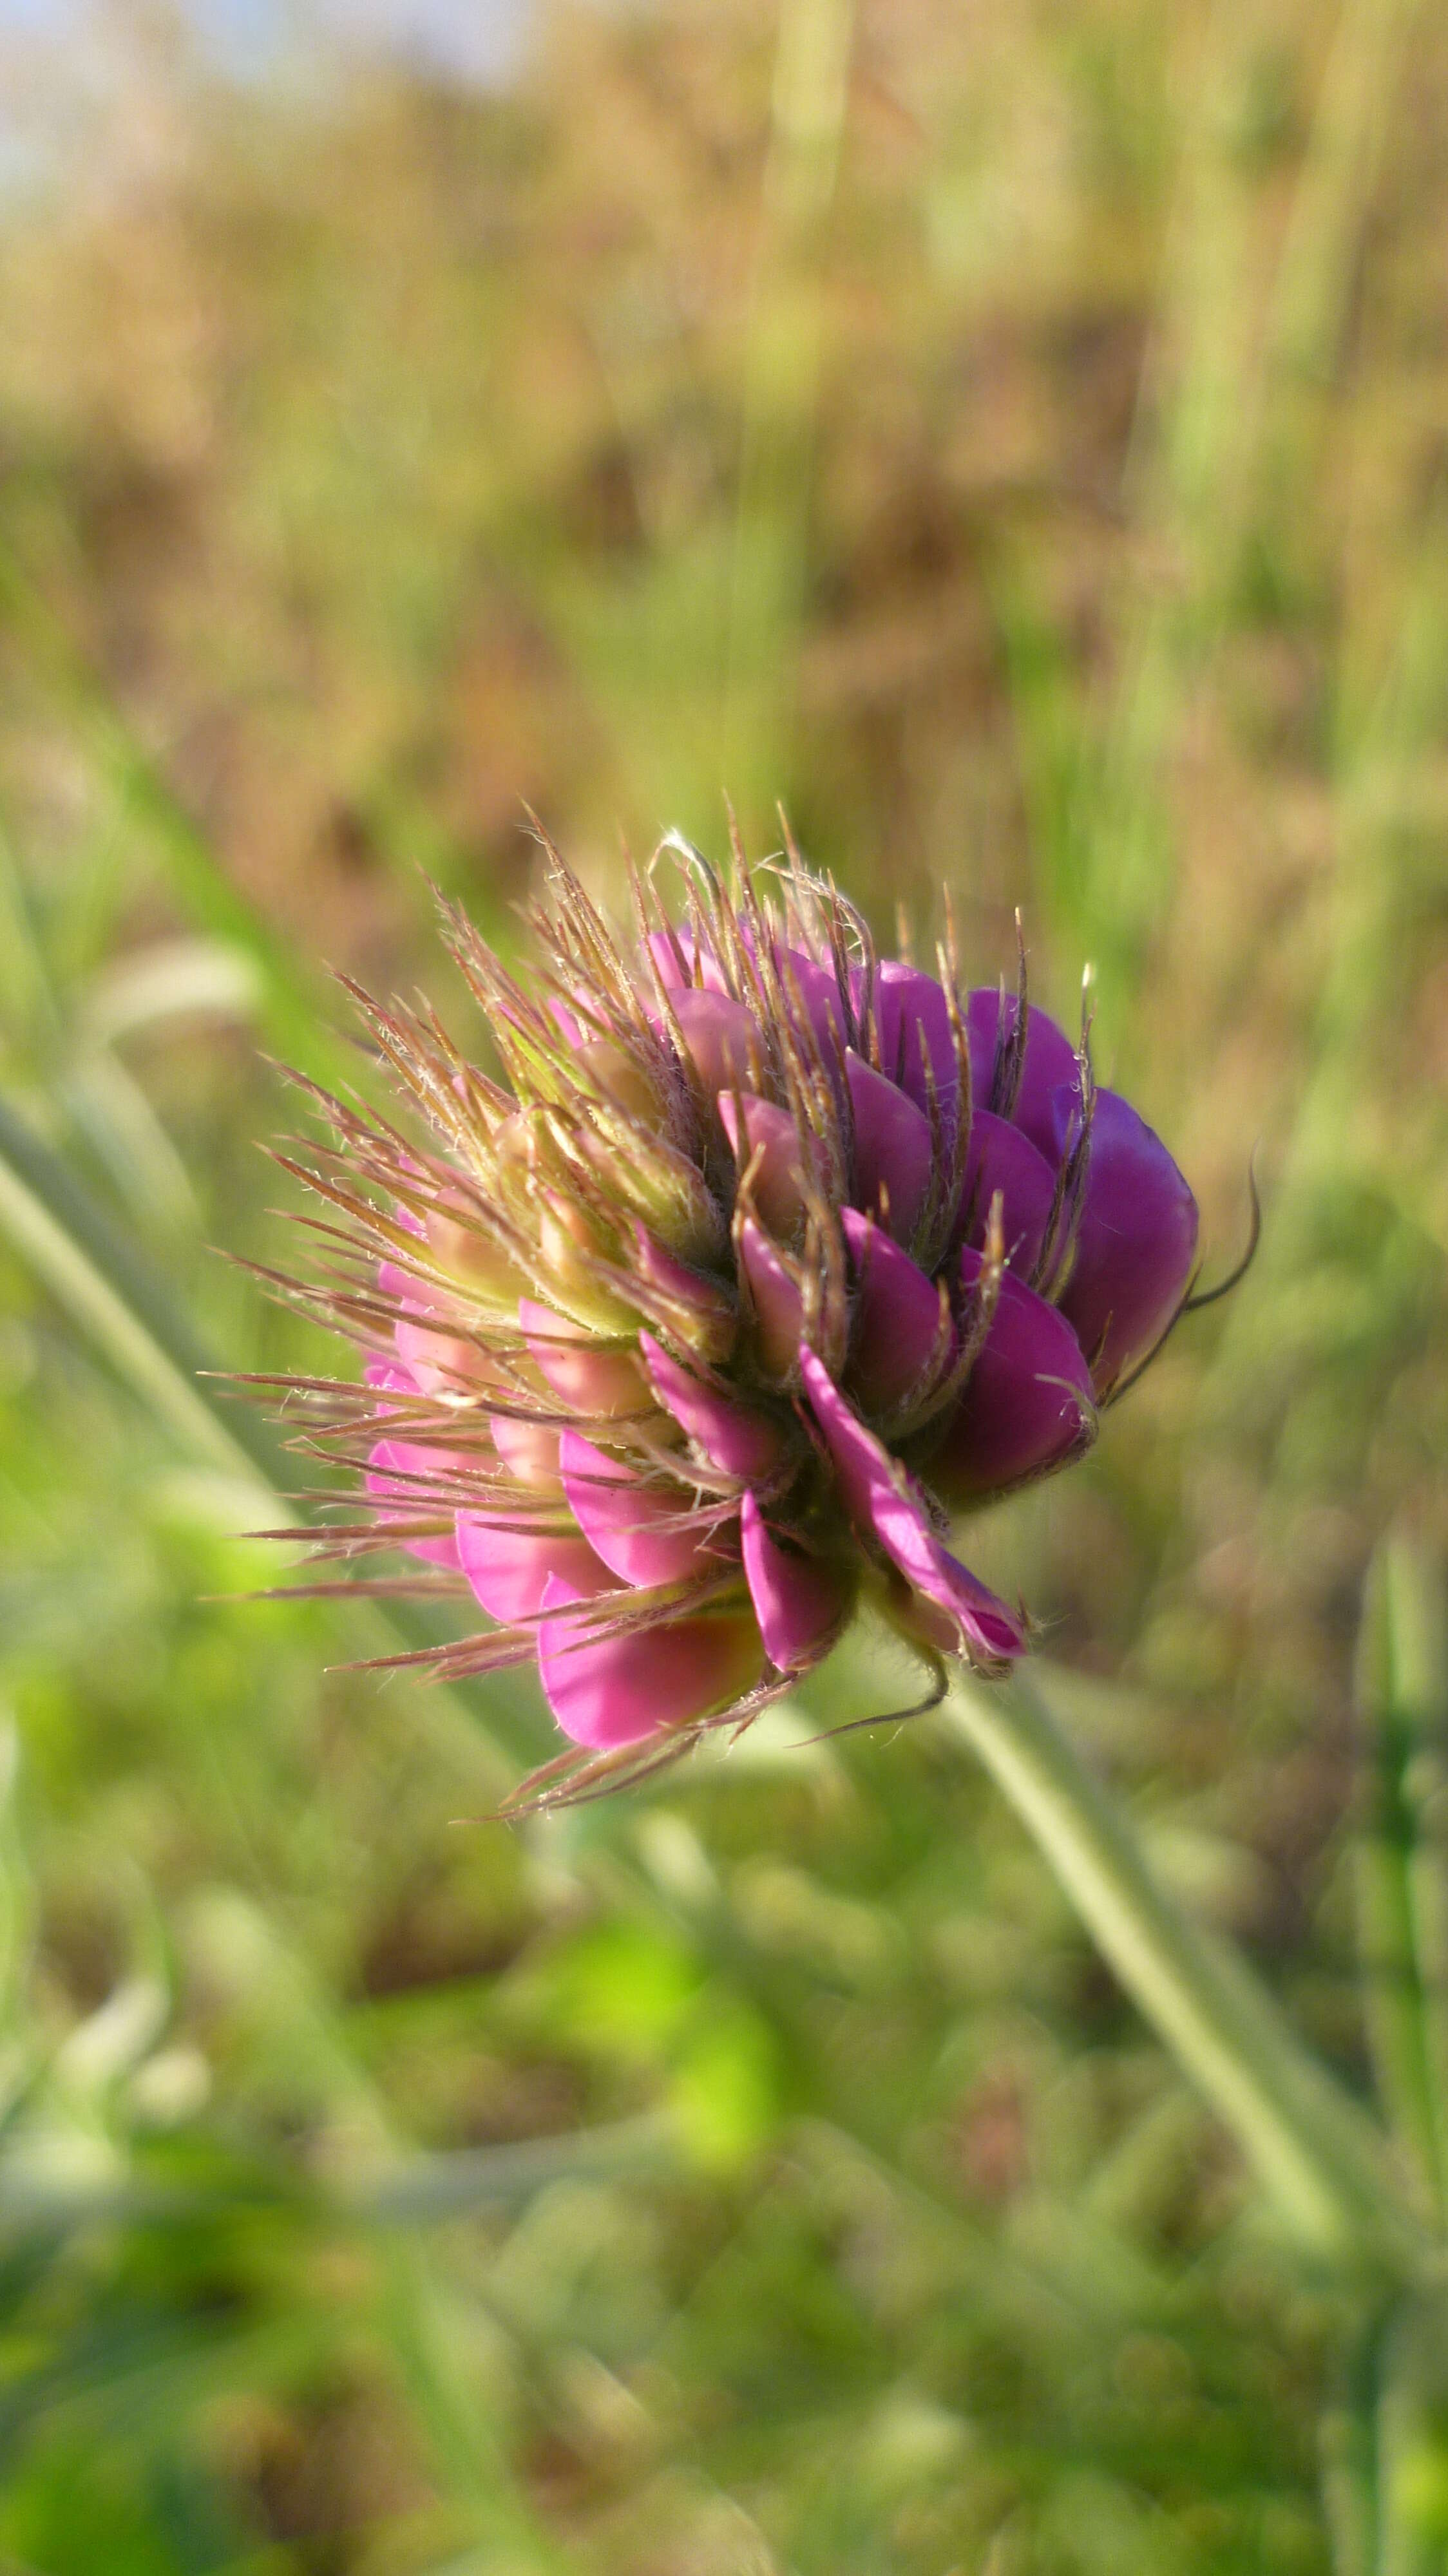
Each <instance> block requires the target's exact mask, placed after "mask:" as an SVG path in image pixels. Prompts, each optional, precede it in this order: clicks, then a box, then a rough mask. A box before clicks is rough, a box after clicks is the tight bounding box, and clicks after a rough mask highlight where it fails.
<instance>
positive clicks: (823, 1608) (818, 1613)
mask: <svg viewBox="0 0 1448 2576" xmlns="http://www.w3.org/2000/svg"><path fill="white" fill-rule="evenodd" d="M740 1535H741V1539H742V1543H743V1553H744V1572H745V1575H746V1578H747V1580H748V1584H749V1597H750V1599H751V1600H752V1602H753V1603H754V1611H755V1616H756V1618H757V1619H758V1621H759V1629H760V1634H761V1636H762V1637H763V1639H764V1650H765V1653H766V1654H767V1655H768V1657H769V1660H770V1662H771V1663H772V1664H773V1665H774V1666H775V1667H776V1669H777V1670H778V1671H779V1672H782V1673H800V1672H805V1671H807V1670H808V1668H809V1666H810V1665H811V1664H815V1663H818V1661H819V1659H820V1657H821V1655H822V1654H823V1653H824V1651H825V1649H826V1647H827V1646H828V1645H829V1644H830V1642H831V1640H832V1639H833V1637H834V1636H835V1634H836V1631H837V1630H838V1628H839V1626H840V1623H841V1621H842V1620H843V1618H844V1616H845V1613H846V1611H847V1609H848V1608H849V1604H850V1585H849V1584H848V1582H847V1581H846V1580H845V1578H844V1577H843V1575H841V1574H840V1573H839V1572H838V1571H837V1570H836V1569H835V1568H834V1567H833V1566H829V1565H824V1564H822V1563H821V1562H820V1560H819V1559H818V1558H817V1557H808V1556H797V1555H795V1554H794V1553H793V1552H792V1551H791V1550H789V1549H787V1548H783V1547H780V1546H779V1545H778V1544H777V1542H776V1541H775V1540H774V1539H772V1538H771V1537H770V1534H769V1531H768V1529H767V1528H766V1527H765V1521H764V1515H763V1513H762V1512H761V1510H760V1508H759V1505H758V1503H757V1502H756V1501H755V1499H754V1496H753V1495H752V1494H746V1495H745V1497H744V1501H743V1503H742V1505H741V1507H740Z"/></svg>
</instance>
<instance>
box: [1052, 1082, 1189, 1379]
mask: <svg viewBox="0 0 1448 2576" xmlns="http://www.w3.org/2000/svg"><path fill="white" fill-rule="evenodd" d="M1070 1114H1071V1104H1070V1102H1069V1100H1064V1101H1063V1100H1058V1103H1057V1116H1058V1121H1059V1130H1058V1132H1059V1133H1060V1134H1061V1136H1062V1150H1064V1137H1065V1131H1066V1125H1067V1120H1068V1118H1069V1116H1070ZM1196 1249H1197V1203H1196V1200H1195V1199H1194V1198H1193V1196H1192V1194H1191V1191H1190V1190H1189V1189H1188V1187H1187V1184H1186V1182H1185V1181H1184V1180H1183V1178H1182V1175H1181V1173H1180V1172H1179V1171H1178V1170H1177V1167H1176V1165H1175V1163H1174V1162H1173V1161H1172V1158H1171V1156H1170V1154H1169V1153H1168V1152H1167V1150H1166V1147H1165V1145H1163V1143H1162V1141H1161V1138H1160V1137H1159V1136H1157V1135H1156V1134H1155V1133H1154V1132H1153V1130H1152V1129H1151V1128H1150V1127H1148V1126H1147V1124H1146V1121H1145V1119H1144V1118H1139V1117H1138V1116H1137V1113H1136V1111H1135V1110H1134V1109H1133V1108H1132V1107H1131V1105H1130V1103H1129V1102H1128V1101H1125V1100H1123V1099H1122V1098H1121V1096H1120V1093H1119V1092H1115V1091H1098V1092H1097V1094H1096V1110H1095V1116H1094V1118H1093V1120H1092V1124H1091V1146H1090V1159H1089V1161H1088V1163H1087V1166H1086V1199H1085V1206H1084V1208H1083V1210H1082V1214H1081V1227H1080V1232H1079V1234H1078V1236H1077V1238H1076V1258H1075V1261H1074V1263H1073V1265H1072V1269H1071V1275H1070V1277H1069V1279H1068V1280H1067V1283H1066V1287H1065V1290H1064V1292H1063V1294H1062V1297H1061V1301H1060V1302H1061V1312H1062V1314H1063V1315H1065V1316H1066V1317H1067V1319H1068V1320H1069V1322H1070V1323H1071V1324H1072V1325H1073V1327H1074V1329H1075V1332H1076V1337H1077V1339H1078V1341H1079V1342H1080V1344H1081V1348H1082V1349H1083V1351H1085V1352H1086V1354H1087V1356H1088V1358H1089V1359H1090V1361H1091V1374H1092V1377H1093V1379H1094V1381H1095V1385H1096V1391H1097V1394H1098V1395H1107V1394H1109V1393H1110V1391H1111V1389H1112V1387H1113V1386H1114V1385H1115V1384H1116V1381H1117V1379H1118V1378H1119V1377H1120V1376H1121V1375H1122V1374H1123V1372H1124V1371H1125V1370H1126V1369H1128V1368H1129V1367H1130V1366H1131V1364H1132V1362H1133V1360H1138V1359H1141V1358H1142V1357H1144V1355H1145V1354H1146V1353H1147V1352H1148V1351H1149V1350H1151V1348H1152V1347H1153V1345H1154V1343H1155V1342H1156V1341H1157V1340H1158V1339H1159V1338H1160V1336H1161V1334H1162V1333H1163V1332H1164V1331H1165V1330H1166V1327H1167V1325H1168V1324H1169V1323H1170V1321H1171V1318H1172V1316H1173V1315H1174V1314H1175V1312H1176V1309H1177V1307H1178V1306H1179V1305H1180V1303H1181V1300H1182V1297H1183V1295H1184V1294H1185V1291H1186V1285H1187V1281H1188V1280H1189V1278H1190V1277H1191V1270H1192V1263H1193V1261H1194V1259H1195V1258H1196Z"/></svg>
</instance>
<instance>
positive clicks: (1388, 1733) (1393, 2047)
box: [1356, 1538, 1448, 2221]
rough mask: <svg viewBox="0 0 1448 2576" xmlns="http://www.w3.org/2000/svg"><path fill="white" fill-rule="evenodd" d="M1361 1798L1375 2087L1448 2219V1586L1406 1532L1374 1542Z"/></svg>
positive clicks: (1363, 1951)
mask: <svg viewBox="0 0 1448 2576" xmlns="http://www.w3.org/2000/svg"><path fill="white" fill-rule="evenodd" d="M1358 1707H1359V1711H1360V1714H1361V1717H1362V1722H1363V1727H1364V1733H1365V1744H1364V1759H1365V1770H1366V1784H1365V1786H1366V1795H1365V1799H1364V1815H1363V1822H1362V1829H1361V1832H1360V1834H1359V1836H1358V1842H1357V1852H1356V1879H1357V1898H1358V1915H1359V1925H1360V1934H1359V1946H1360V1955H1361V1970H1362V1979H1363V1992H1364V2003H1365V2008H1366V2012H1367V2019H1368V2029H1369V2034H1370V2037H1371V2041H1372V2047H1373V2054H1374V2058H1375V2061H1376V2064H1377V2071H1378V2081H1379V2084H1380V2086H1381V2089H1382V2094H1383V2101H1384V2105H1385V2107H1386V2109H1387V2111H1388V2113H1389V2116H1390V2117H1391V2119H1392V2122H1393V2125H1394V2127H1395V2128H1396V2129H1397V2131H1398V2133H1399V2135H1400V2136H1401V2137H1402V2139H1403V2140H1404V2143H1405V2145H1406V2146H1407V2147H1408V2148H1409V2150H1410V2152H1411V2153H1412V2155H1413V2157H1414V2160H1415V2162H1416V2164H1417V2166H1418V2168H1419V2170H1420V2172H1421V2174H1422V2177H1423V2180H1424V2184H1425V2186H1426V2189H1427V2191H1428V2193H1429V2195H1430V2198H1431V2201H1432V2205H1433V2208H1434V2210H1435V2212H1436V2214H1437V2216H1438V2218H1439V2220H1440V2221H1442V2220H1443V2219H1444V2218H1445V2216H1448V1639H1445V1634H1444V1617H1443V1599H1442V1588H1441V1585H1440V1584H1439V1583H1438V1581H1437V1580H1436V1578H1435V1576H1434V1573H1433V1571H1432V1569H1431V1568H1430V1567H1429V1566H1428V1565H1427V1563H1426V1562H1425V1560H1424V1559H1423V1557H1422V1556H1421V1555H1420V1554H1419V1552H1418V1551H1417V1550H1416V1549H1415V1548H1414V1547H1413V1546H1412V1545H1411V1543H1410V1542H1409V1541H1408V1540H1406V1539H1404V1538H1391V1539H1389V1540H1387V1541H1386V1542H1385V1543H1384V1545H1383V1546H1382V1547H1381V1548H1380V1549H1379V1551H1378V1554H1377V1556H1376V1558H1375V1559H1374V1562H1373V1566H1372V1570H1371V1573H1370V1577H1369V1582H1368V1588H1367V1598H1366V1601H1365V1604H1364V1611H1363V1625H1362V1635H1361V1643H1360V1649H1359V1655H1358Z"/></svg>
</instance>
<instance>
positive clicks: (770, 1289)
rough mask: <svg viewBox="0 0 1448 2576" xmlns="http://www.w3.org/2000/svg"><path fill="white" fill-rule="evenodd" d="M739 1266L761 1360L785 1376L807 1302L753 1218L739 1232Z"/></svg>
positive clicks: (748, 1219) (801, 1325) (780, 1375)
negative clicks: (750, 1302)
mask: <svg viewBox="0 0 1448 2576" xmlns="http://www.w3.org/2000/svg"><path fill="white" fill-rule="evenodd" d="M739 1266H740V1269H741V1270H742V1271H743V1274H744V1277H745V1279H746V1280H747V1281H748V1283H749V1293H750V1295H751V1297H752V1298H753V1300H754V1312H755V1318H756V1323H757V1327H758V1340H759V1352H760V1357H761V1358H762V1359H763V1361H764V1365H765V1367H766V1368H767V1369H769V1370H770V1371H771V1372H772V1373H773V1375H774V1376H776V1377H780V1378H782V1377H786V1376H788V1374H789V1371H790V1369H791V1367H792V1366H793V1363H794V1354H795V1348H796V1346H797V1344H798V1341H799V1337H800V1332H801V1329H802V1327H803V1324H804V1299H803V1297H802V1296H801V1294H800V1292H799V1290H798V1288H797V1287H796V1286H795V1283H794V1281H793V1279H792V1278H791V1277H790V1274H789V1272H788V1271H787V1270H786V1268H785V1266H784V1263H783V1262H782V1261H781V1259H780V1257H779V1254H778V1253H777V1252H776V1251H775V1248H774V1246H773V1244H772V1243H771V1242H770V1240H769V1237H768V1235H767V1234H766V1233H765V1232H764V1229H763V1227H762V1226H757V1225H756V1224H755V1222H754V1219H753V1217H746V1218H745V1220H744V1223H743V1224H742V1225H741V1227H740V1229H739Z"/></svg>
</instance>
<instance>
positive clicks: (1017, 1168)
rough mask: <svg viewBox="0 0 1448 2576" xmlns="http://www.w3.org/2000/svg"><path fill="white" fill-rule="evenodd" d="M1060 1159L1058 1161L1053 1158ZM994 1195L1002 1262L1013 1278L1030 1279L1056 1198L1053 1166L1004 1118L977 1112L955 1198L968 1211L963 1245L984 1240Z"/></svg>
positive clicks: (1025, 1136) (1021, 1131) (1019, 1129)
mask: <svg viewBox="0 0 1448 2576" xmlns="http://www.w3.org/2000/svg"><path fill="white" fill-rule="evenodd" d="M1058 1160H1059V1157H1058ZM997 1190H999V1191H1000V1194H1001V1202H1002V1223H1003V1226H1004V1229H1005V1245H1006V1259H1007V1261H1008V1262H1009V1263H1010V1266H1011V1268H1012V1270H1013V1271H1014V1272H1015V1274H1016V1277H1017V1278H1018V1279H1029V1277H1030V1275H1031V1272H1032V1271H1033V1270H1034V1268H1035V1266H1036V1262H1037V1260H1038V1258H1039V1256H1040V1251H1041V1246H1042V1244H1043V1243H1044V1241H1045V1237H1046V1228H1047V1226H1048V1225H1049V1223H1050V1221H1051V1209H1052V1207H1053V1206H1054V1204H1055V1197H1056V1172H1055V1166H1054V1165H1053V1164H1051V1163H1048V1162H1047V1160H1046V1157H1045V1155H1044V1154H1043V1153H1042V1152H1041V1151H1040V1149H1039V1147H1038V1146H1035V1145H1033V1144H1032V1143H1031V1140H1030V1138H1029V1136H1027V1135H1026V1134H1025V1133H1024V1132H1023V1130H1022V1129H1021V1128H1019V1127H1015V1126H1013V1125H1012V1124H1011V1122H1010V1120H1009V1119H1008V1118H996V1117H994V1116H993V1115H992V1113H991V1112H990V1110H988V1109H977V1111H976V1112H975V1115H974V1117H973V1118H972V1120H971V1126H970V1151H969V1156H968V1159H967V1162H966V1167H965V1184H964V1187H963V1188H962V1190H961V1194H960V1204H961V1209H962V1211H968V1212H969V1217H970V1223H969V1226H968V1227H967V1229H966V1235H965V1239H966V1241H967V1242H968V1243H973V1244H981V1243H983V1242H984V1241H985V1230H986V1226H987V1224H988V1223H989V1220H990V1207H991V1200H992V1199H993V1198H994V1196H995V1193H996V1191H997Z"/></svg>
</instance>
